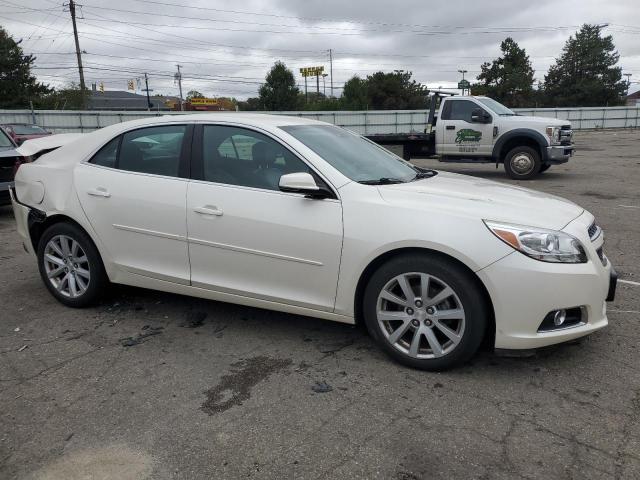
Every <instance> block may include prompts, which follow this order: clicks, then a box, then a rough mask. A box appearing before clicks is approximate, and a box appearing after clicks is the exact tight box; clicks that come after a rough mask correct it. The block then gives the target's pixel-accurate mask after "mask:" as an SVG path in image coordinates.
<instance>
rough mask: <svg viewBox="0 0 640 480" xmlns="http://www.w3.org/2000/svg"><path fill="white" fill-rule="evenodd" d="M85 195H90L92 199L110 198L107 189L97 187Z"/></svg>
mask: <svg viewBox="0 0 640 480" xmlns="http://www.w3.org/2000/svg"><path fill="white" fill-rule="evenodd" d="M87 194H88V195H91V196H92V197H104V198H109V197H110V196H111V194H110V193H109V192H108V191H107V189H106V188H102V187H98V188H96V189H94V190H88V191H87Z"/></svg>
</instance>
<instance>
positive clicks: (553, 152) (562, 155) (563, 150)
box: [546, 145, 576, 164]
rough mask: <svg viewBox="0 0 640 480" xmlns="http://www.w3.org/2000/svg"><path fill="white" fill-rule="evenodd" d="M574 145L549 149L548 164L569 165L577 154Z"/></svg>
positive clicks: (556, 146) (555, 146)
mask: <svg viewBox="0 0 640 480" xmlns="http://www.w3.org/2000/svg"><path fill="white" fill-rule="evenodd" d="M575 150H576V149H575V147H573V146H572V145H554V146H551V147H547V159H546V162H547V163H552V164H558V163H567V162H568V161H569V159H570V158H571V157H572V156H573V154H574V152H575Z"/></svg>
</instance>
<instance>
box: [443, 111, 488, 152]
mask: <svg viewBox="0 0 640 480" xmlns="http://www.w3.org/2000/svg"><path fill="white" fill-rule="evenodd" d="M474 110H481V111H483V112H486V113H487V115H490V114H489V112H488V111H487V110H486V109H485V108H483V107H482V106H481V105H479V104H478V103H476V102H475V101H473V100H471V99H467V98H448V99H446V101H445V103H444V106H443V108H442V112H441V114H440V118H439V119H438V126H439V130H438V131H439V132H440V133H441V135H440V136H439V137H438V140H442V142H441V145H440V149H439V150H438V153H439V154H440V155H451V156H471V157H473V156H491V152H492V149H493V122H490V123H478V122H473V121H472V120H471V116H472V112H473V111H474Z"/></svg>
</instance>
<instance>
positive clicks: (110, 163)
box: [89, 135, 120, 168]
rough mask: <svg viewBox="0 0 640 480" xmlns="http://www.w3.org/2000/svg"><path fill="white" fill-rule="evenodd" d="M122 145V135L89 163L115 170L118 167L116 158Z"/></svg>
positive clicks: (99, 151)
mask: <svg viewBox="0 0 640 480" xmlns="http://www.w3.org/2000/svg"><path fill="white" fill-rule="evenodd" d="M119 144H120V135H118V136H117V137H116V138H114V139H113V140H111V141H110V142H109V143H107V144H106V145H105V146H104V147H102V148H101V149H100V150H98V153H96V154H95V155H94V156H93V158H92V159H91V160H89V163H93V164H95V165H100V166H101V167H110V168H114V167H115V166H116V157H117V155H118V145H119Z"/></svg>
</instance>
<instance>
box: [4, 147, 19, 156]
mask: <svg viewBox="0 0 640 480" xmlns="http://www.w3.org/2000/svg"><path fill="white" fill-rule="evenodd" d="M19 156H20V154H19V153H18V152H17V149H16V147H0V158H6V157H19Z"/></svg>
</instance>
